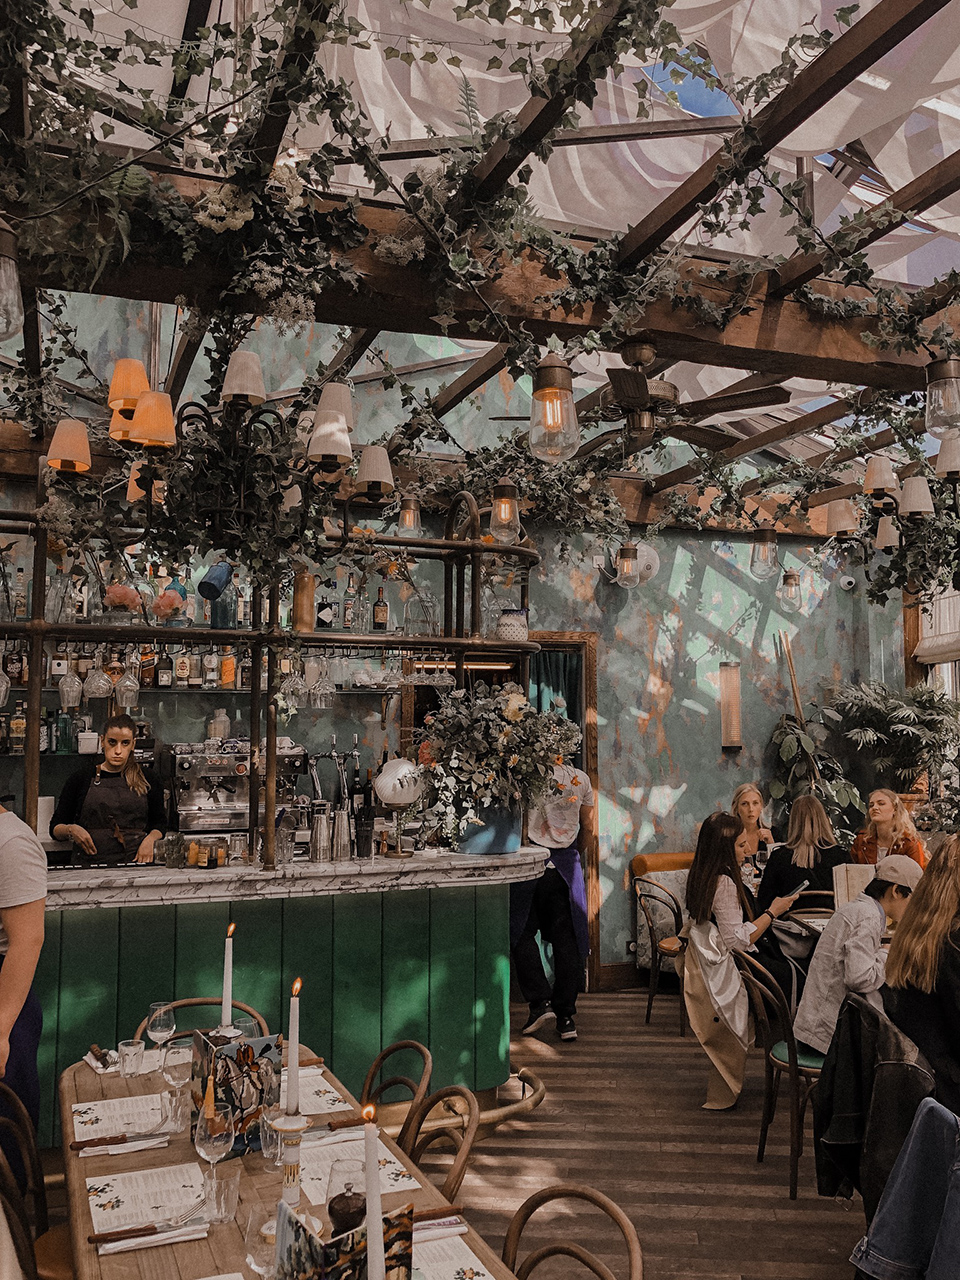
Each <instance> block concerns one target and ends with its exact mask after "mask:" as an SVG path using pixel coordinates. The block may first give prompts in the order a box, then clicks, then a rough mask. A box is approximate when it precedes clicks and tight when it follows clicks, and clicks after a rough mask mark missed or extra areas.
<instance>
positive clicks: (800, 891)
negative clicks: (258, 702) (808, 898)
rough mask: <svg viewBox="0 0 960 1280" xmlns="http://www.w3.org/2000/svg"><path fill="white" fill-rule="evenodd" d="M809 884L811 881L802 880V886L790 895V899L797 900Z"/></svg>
mask: <svg viewBox="0 0 960 1280" xmlns="http://www.w3.org/2000/svg"><path fill="white" fill-rule="evenodd" d="M809 883H810V881H809V880H802V881H801V882H800V884H798V885H797V887H796V888H795V889H794V890H793V891H792V892H791V893H790V894H789V897H791V898H795V897H796V896H797V894H798V893H803V891H804V889H806V887H807V885H808V884H809Z"/></svg>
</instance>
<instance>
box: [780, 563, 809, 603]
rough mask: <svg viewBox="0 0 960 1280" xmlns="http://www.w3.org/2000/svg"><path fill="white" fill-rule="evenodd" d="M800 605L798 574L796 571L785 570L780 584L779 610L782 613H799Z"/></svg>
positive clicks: (801, 601)
mask: <svg viewBox="0 0 960 1280" xmlns="http://www.w3.org/2000/svg"><path fill="white" fill-rule="evenodd" d="M802 604H803V598H802V597H801V594H800V574H799V573H798V572H797V570H796V569H786V570H784V574H783V582H782V583H781V584H780V608H781V609H782V611H783V612H784V613H799V612H800V606H801V605H802Z"/></svg>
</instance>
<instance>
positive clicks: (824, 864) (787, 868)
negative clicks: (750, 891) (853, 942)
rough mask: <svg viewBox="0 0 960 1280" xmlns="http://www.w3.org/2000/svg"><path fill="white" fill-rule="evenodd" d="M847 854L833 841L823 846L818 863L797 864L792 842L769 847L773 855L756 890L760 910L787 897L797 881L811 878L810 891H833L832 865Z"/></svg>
mask: <svg viewBox="0 0 960 1280" xmlns="http://www.w3.org/2000/svg"><path fill="white" fill-rule="evenodd" d="M847 861H848V858H847V855H846V853H845V852H844V851H843V849H841V848H840V846H839V845H837V844H835V845H831V846H830V847H829V848H828V849H820V850H819V851H818V854H817V861H816V864H815V865H814V866H812V867H798V866H796V864H795V863H794V861H793V850H792V849H791V848H790V847H789V845H785V844H782V845H779V846H778V847H777V848H776V849H771V850H770V858H769V860H768V862H767V865H766V866H765V867H764V869H763V879H762V880H761V881H760V888H759V889H758V890H757V902H758V903H759V904H760V910H761V911H766V909H767V907H769V905H770V903H771V902H772V901H773V900H774V898H787V897H789V896H790V894H791V893H793V892H794V890H795V889H796V887H797V885H798V884H803V882H804V880H809V881H810V883H809V885H808V886H807V888H808V889H810V890H811V891H812V890H814V889H818V890H820V891H821V892H826V893H831V894H832V893H833V868H834V867H836V866H838V865H839V864H840V863H841V862H847Z"/></svg>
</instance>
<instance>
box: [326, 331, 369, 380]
mask: <svg viewBox="0 0 960 1280" xmlns="http://www.w3.org/2000/svg"><path fill="white" fill-rule="evenodd" d="M379 332H380V330H379V329H354V330H353V332H352V333H351V334H350V335H349V337H347V338H345V339H344V341H343V342H342V343H341V345H340V347H339V348H338V349H337V351H335V352H334V355H333V357H332V359H331V360H330V363H329V364H328V365H327V367H326V370H325V372H324V375H323V380H324V382H329V381H330V379H331V378H345V377H346V376H347V375H348V374H349V372H350V370H351V369H352V368H354V366H355V365H356V364H357V363H358V362H359V361H360V360H361V359H362V358H363V356H364V355H365V354H366V352H367V351H368V349H369V348H370V347H371V346H372V345H373V343H374V342H376V340H377V335H378V334H379Z"/></svg>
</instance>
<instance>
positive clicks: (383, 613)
mask: <svg viewBox="0 0 960 1280" xmlns="http://www.w3.org/2000/svg"><path fill="white" fill-rule="evenodd" d="M389 623H390V605H389V604H388V603H387V601H386V600H384V598H383V587H379V588H378V589H377V599H376V601H375V603H374V606H373V629H374V631H386V630H387V627H388V625H389Z"/></svg>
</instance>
